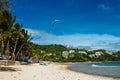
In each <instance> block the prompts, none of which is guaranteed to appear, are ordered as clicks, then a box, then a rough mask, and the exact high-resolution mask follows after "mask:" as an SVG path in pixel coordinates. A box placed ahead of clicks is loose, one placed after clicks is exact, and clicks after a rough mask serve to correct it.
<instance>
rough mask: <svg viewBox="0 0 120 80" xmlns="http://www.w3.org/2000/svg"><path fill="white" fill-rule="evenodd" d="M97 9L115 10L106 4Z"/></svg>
mask: <svg viewBox="0 0 120 80" xmlns="http://www.w3.org/2000/svg"><path fill="white" fill-rule="evenodd" d="M97 7H98V8H99V9H101V10H112V9H113V8H111V7H110V6H107V5H105V4H99V5H98V6H97Z"/></svg>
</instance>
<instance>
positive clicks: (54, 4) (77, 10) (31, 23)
mask: <svg viewBox="0 0 120 80" xmlns="http://www.w3.org/2000/svg"><path fill="white" fill-rule="evenodd" d="M11 1H13V3H14V5H13V8H12V9H13V10H14V15H15V16H17V22H19V23H22V24H23V25H24V28H25V29H26V30H28V31H29V33H31V34H32V37H33V38H34V39H33V40H32V41H33V42H35V43H38V44H42V45H43V44H63V45H68V46H73V47H81V48H88V49H107V50H119V48H120V31H119V30H120V0H11ZM56 19H58V20H60V22H57V23H56V24H55V27H54V28H53V27H52V26H51V24H52V22H53V21H54V20H56Z"/></svg>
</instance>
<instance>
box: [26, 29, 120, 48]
mask: <svg viewBox="0 0 120 80" xmlns="http://www.w3.org/2000/svg"><path fill="white" fill-rule="evenodd" d="M27 30H28V31H29V33H32V34H33V35H32V36H35V37H39V38H38V39H33V40H32V42H34V43H38V44H42V45H44V44H45V45H47V44H62V45H69V46H72V47H80V48H82V47H83V48H88V49H107V50H120V49H119V48H120V37H116V36H113V35H108V34H103V35H99V34H72V35H59V36H56V35H52V34H49V33H47V32H45V31H37V30H31V29H27Z"/></svg>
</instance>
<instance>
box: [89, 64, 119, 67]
mask: <svg viewBox="0 0 120 80" xmlns="http://www.w3.org/2000/svg"><path fill="white" fill-rule="evenodd" d="M91 66H92V67H120V66H110V65H109V66H104V65H96V64H92V65H91Z"/></svg>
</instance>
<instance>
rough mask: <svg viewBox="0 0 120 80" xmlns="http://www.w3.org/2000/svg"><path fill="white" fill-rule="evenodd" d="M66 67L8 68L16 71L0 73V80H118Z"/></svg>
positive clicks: (51, 65) (59, 65) (35, 65)
mask: <svg viewBox="0 0 120 80" xmlns="http://www.w3.org/2000/svg"><path fill="white" fill-rule="evenodd" d="M67 66H68V64H64V63H51V64H48V65H40V64H31V65H15V66H8V67H13V68H17V69H18V71H15V72H10V71H0V80H120V79H115V78H111V77H104V76H96V75H92V74H85V73H80V72H75V71H72V70H69V69H68V68H67ZM6 75H7V76H6Z"/></svg>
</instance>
